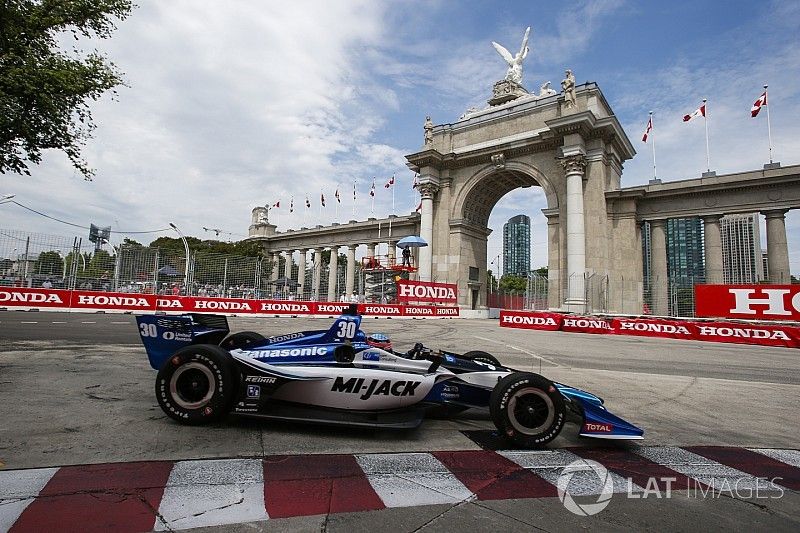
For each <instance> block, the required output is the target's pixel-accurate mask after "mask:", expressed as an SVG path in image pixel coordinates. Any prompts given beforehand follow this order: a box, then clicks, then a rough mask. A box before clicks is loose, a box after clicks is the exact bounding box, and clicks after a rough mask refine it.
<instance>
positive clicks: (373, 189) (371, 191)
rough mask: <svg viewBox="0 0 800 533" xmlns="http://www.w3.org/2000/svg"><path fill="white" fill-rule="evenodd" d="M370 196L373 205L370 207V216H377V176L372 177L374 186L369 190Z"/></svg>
mask: <svg viewBox="0 0 800 533" xmlns="http://www.w3.org/2000/svg"><path fill="white" fill-rule="evenodd" d="M369 192H370V196H372V207H370V209H369V216H371V217H374V216H375V178H372V188H371V189H370V190H369Z"/></svg>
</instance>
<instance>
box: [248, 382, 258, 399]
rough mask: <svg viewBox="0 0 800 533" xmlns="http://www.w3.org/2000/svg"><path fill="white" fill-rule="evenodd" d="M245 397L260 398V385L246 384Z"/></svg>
mask: <svg viewBox="0 0 800 533" xmlns="http://www.w3.org/2000/svg"><path fill="white" fill-rule="evenodd" d="M247 397H248V398H256V399H257V398H261V387H259V386H258V385H248V386H247Z"/></svg>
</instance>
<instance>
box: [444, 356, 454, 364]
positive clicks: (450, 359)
mask: <svg viewBox="0 0 800 533" xmlns="http://www.w3.org/2000/svg"><path fill="white" fill-rule="evenodd" d="M444 360H445V361H447V362H448V363H455V362H456V358H455V357H453V356H452V355H445V356H444Z"/></svg>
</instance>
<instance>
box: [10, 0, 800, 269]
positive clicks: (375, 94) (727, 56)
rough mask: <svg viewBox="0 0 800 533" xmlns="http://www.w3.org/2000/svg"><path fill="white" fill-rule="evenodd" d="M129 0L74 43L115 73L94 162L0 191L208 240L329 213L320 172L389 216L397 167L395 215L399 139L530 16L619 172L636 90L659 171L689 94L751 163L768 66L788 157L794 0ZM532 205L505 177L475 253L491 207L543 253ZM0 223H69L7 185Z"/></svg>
mask: <svg viewBox="0 0 800 533" xmlns="http://www.w3.org/2000/svg"><path fill="white" fill-rule="evenodd" d="M138 3H139V4H140V6H139V8H138V9H136V10H135V11H134V13H133V14H132V16H131V17H130V18H129V19H128V20H126V21H124V22H122V23H121V24H120V25H119V28H118V30H117V32H116V33H115V34H114V35H113V37H112V38H111V39H109V40H107V41H99V42H92V43H88V44H87V47H89V48H94V47H96V48H97V49H99V50H101V51H103V52H104V53H106V54H107V55H108V56H109V57H110V58H111V59H112V60H113V61H114V62H115V63H116V64H117V65H118V67H119V68H120V69H121V70H122V71H123V72H124V73H125V79H126V80H127V85H128V86H127V87H122V88H120V90H119V95H118V98H117V99H116V100H112V99H111V98H104V99H102V100H101V101H99V102H97V103H96V105H94V106H93V110H94V118H95V122H96V123H97V126H98V127H97V130H96V131H95V135H94V139H93V140H92V141H91V142H90V143H89V145H88V146H87V148H86V150H85V153H84V155H85V156H86V157H87V159H88V161H89V163H90V165H91V166H92V167H93V168H95V169H96V171H97V175H96V177H95V179H94V181H92V182H85V181H83V179H82V178H81V177H80V176H79V175H78V174H77V173H76V172H74V171H73V170H72V169H71V168H70V166H69V164H68V162H67V161H66V159H65V158H64V157H63V156H61V155H59V154H52V155H49V156H48V157H46V159H45V161H44V163H43V164H42V165H40V166H38V167H36V168H34V169H33V171H32V176H30V177H24V178H23V177H17V176H10V175H4V176H2V184H1V185H0V194H3V193H15V194H16V198H15V200H17V201H19V202H20V203H22V204H25V205H27V206H29V207H31V208H34V209H36V210H39V211H41V212H44V213H47V214H50V215H52V216H54V217H57V218H60V219H63V220H67V221H71V222H74V223H77V224H81V225H88V224H89V223H90V222H91V223H95V224H97V225H101V226H105V225H110V226H112V228H113V229H114V230H115V231H117V230H121V231H123V232H125V231H147V230H153V229H159V228H165V227H167V224H168V223H169V222H174V223H175V224H176V225H177V226H178V227H180V228H181V229H182V230H183V232H184V233H186V234H189V235H194V236H197V237H200V238H213V237H214V233H213V232H207V231H204V230H203V229H202V228H203V227H207V228H217V229H219V230H222V233H221V234H220V238H223V239H226V240H227V239H234V240H238V239H240V238H242V237H243V236H245V235H246V234H247V226H248V225H249V223H250V211H251V209H252V208H253V207H255V206H257V205H264V204H273V203H275V202H277V201H280V202H281V208H280V209H278V210H275V211H273V212H272V213H270V219H271V221H272V222H276V223H277V224H278V226H279V230H284V229H287V228H297V227H300V226H303V225H311V224H318V223H322V224H328V223H330V222H332V221H335V220H336V209H335V205H336V203H335V200H334V198H333V195H334V191H335V190H336V188H337V186H338V187H339V188H340V193H341V196H342V200H343V202H342V204H341V207H340V210H339V218H340V219H342V220H345V221H346V220H348V219H350V218H352V201H351V198H352V188H353V181H354V180H355V181H356V186H357V190H358V202H357V205H356V210H357V215H356V218H359V219H363V218H366V217H367V216H369V215H370V211H371V204H370V202H369V196H368V191H369V187H370V186H371V184H372V179H373V176H374V177H376V183H377V191H378V195H377V198H376V201H375V206H374V209H375V216H384V215H387V214H389V213H390V212H391V211H392V199H391V194H389V193H387V192H386V190H385V189H383V187H382V185H383V184H384V183H385V182H386V180H387V179H388V178H389V177H390V176H392V175H393V174H395V175H396V176H397V189H396V191H395V194H396V196H395V211H396V212H397V213H399V214H405V213H409V212H411V211H412V210H413V208H414V207H415V204H416V200H415V199H414V198H413V197H412V190H411V182H412V179H413V175H412V173H411V172H410V171H409V170H408V169H407V167H406V166H405V157H404V156H405V155H406V154H409V153H412V152H416V151H418V150H419V149H420V148H421V145H422V141H423V130H422V124H423V121H424V117H425V116H426V115H431V116H432V117H433V120H434V122H435V123H437V124H441V123H451V122H454V121H456V120H457V119H458V117H459V116H460V115H461V114H462V113H463V112H464V110H466V109H467V108H468V107H471V106H478V107H483V106H485V105H486V103H485V102H486V100H487V98H488V97H489V96H490V95H491V87H492V84H493V82H494V81H497V80H499V79H502V78H503V76H504V75H505V70H506V67H505V64H504V63H503V61H502V60H501V59H500V57H499V56H498V55H497V53H496V52H495V51H494V49H493V48H492V46H491V44H490V43H491V41H492V40H496V41H498V42H500V43H502V44H504V45H506V46H507V47H508V48H509V49H514V48H516V47H518V46H519V42H520V40H521V37H522V34H523V32H524V30H525V27H526V26H529V25H530V26H531V27H532V28H533V30H532V39H531V43H532V46H531V54H530V55H529V56H528V58H527V60H526V63H525V78H524V80H523V84H524V85H525V86H527V87H528V88H529V89H531V90H534V89H536V88H538V87H539V85H540V84H541V83H542V82H544V81H547V80H550V81H552V82H553V85H554V86H557V85H558V84H559V82H560V80H561V78H562V77H563V72H564V69H565V68H571V69H572V70H573V71H574V72H575V75H576V78H577V80H578V82H579V83H580V82H583V81H587V80H588V81H595V82H597V83H598V84H599V85H600V87H601V89H602V90H603V92H604V94H605V96H606V98H607V100H608V101H609V103H610V104H611V106H612V108H613V109H614V111H615V112H616V114H617V115H618V117H619V119H620V121H621V122H622V124H623V126H624V127H625V129H626V131H627V133H628V136H629V137H630V138H631V140H632V141H633V143H634V146H635V147H636V149H637V151H638V154H637V155H636V157H635V158H634V159H633V160H632V161H628V162H627V163H626V164H625V170H624V173H623V186H629V185H636V184H641V183H646V182H647V181H648V179H650V178H651V177H652V154H651V152H650V146H649V145H645V144H643V143H641V142H640V139H641V135H642V132H643V130H644V127H645V124H646V122H647V113H648V111H651V110H652V111H654V113H655V128H656V129H655V137H656V143H657V154H656V155H657V160H658V175H659V177H660V178H661V179H662V180H664V181H672V180H679V179H687V178H692V177H697V176H699V174H700V173H701V172H703V171H704V170H705V169H706V164H705V161H706V155H705V141H704V132H703V124H702V122H701V121H697V120H695V121H692V122H689V123H683V122H682V121H681V117H682V116H683V115H684V114H686V113H690V112H692V111H694V110H695V109H696V108H697V107H698V106H699V105H700V103H701V101H702V99H703V98H708V99H709V102H708V115H709V116H708V120H709V133H710V151H711V168H712V169H713V170H716V171H717V172H718V173H727V172H734V171H743V170H752V169H756V168H761V166H762V165H763V164H764V163H765V162H766V161H767V159H768V153H767V151H768V144H767V130H766V120H765V119H766V117H765V116H764V114H763V113H762V114H761V115H760V116H759V117H758V118H756V119H752V118H750V114H749V110H750V106H751V104H752V103H753V101H754V100H755V99H756V98H757V97H758V96H759V95H760V94H761V92H762V89H761V87H762V85H764V84H765V83H768V84H769V85H770V109H771V119H772V137H773V144H774V155H775V160H776V161H780V162H781V163H782V164H783V165H790V164H797V163H800V120H799V119H800V98H798V96H800V95H798V92H799V91H800V40H798V39H797V35H798V32H800V3H798V2H796V1H785V2H782V1H774V2H758V3H753V2H752V1H751V2H744V1H737V0H727V1H703V0H694V1H691V2H688V1H682V0H676V1H672V2H635V1H625V0H605V1H594V2H567V3H565V2H541V1H533V0H520V1H507V2H502V3H497V2H488V1H486V2H477V1H475V2H464V1H455V0H452V1H450V0H439V1H402V2H401V1H382V2H378V1H374V0H366V1H359V0H337V1H336V2H327V1H322V0H317V1H304V0H296V1H294V2H276V1H263V0H261V1H256V0H252V1H251V0H237V1H231V2H219V1H211V0H206V1H201V0H191V1H190V0H181V1H177V0H171V1H169V2H164V1H156V0H139V1H138ZM321 193H323V194H324V195H325V197H326V200H327V207H326V208H325V209H323V210H320V208H319V197H320V194H321ZM306 196H308V197H309V199H310V201H311V204H312V208H311V209H308V210H306V209H305V207H304V204H305V198H306ZM291 198H294V204H295V212H294V214H292V215H289V213H288V209H287V207H288V204H289V201H290V199H291ZM544 206H545V205H544V198H543V195H542V194H541V191H540V190H539V189H537V188H531V189H519V190H517V191H514V192H511V193H509V194H508V195H507V196H505V197H504V198H503V199H502V200H501V201H500V203H498V204H497V206H496V208H495V209H494V211H493V212H492V217H491V219H490V227H491V228H492V229H493V230H494V233H493V234H492V236H491V237H490V242H489V261H492V260H493V259H494V258H495V257H496V256H497V255H498V254H500V252H501V249H502V245H501V239H500V236H501V233H502V225H503V223H504V222H505V221H506V220H507V219H508V218H510V217H511V216H514V215H516V214H519V213H525V214H528V215H529V216H531V218H532V224H533V228H532V230H533V234H532V241H533V245H532V248H533V253H532V258H533V259H532V262H533V265H532V266H533V267H534V268H535V267H538V266H541V265H544V264H546V240H545V236H546V224H545V218H544V216H543V215H542V214H541V211H540V210H541V209H542V208H543V207H544ZM320 211H321V212H320ZM787 224H788V226H789V247H790V259H791V262H792V270H793V272H795V273H798V271H800V215H796V214H795V213H794V212H791V213H790V214H789V215H788V217H787ZM0 227H4V228H12V229H23V230H27V231H34V232H41V233H54V234H60V235H75V234H82V230H77V229H74V228H71V227H70V226H66V225H64V224H60V223H57V222H54V221H52V220H49V219H47V218H44V217H41V216H38V215H35V214H33V213H30V212H28V211H25V210H24V209H22V208H20V207H18V206H16V205H14V204H5V205H2V206H0ZM159 235H170V233H168V232H164V233H161V234H158V233H156V234H145V235H138V236H137V235H131V236H132V237H135V238H137V239H138V240H140V241H142V242H145V243H147V242H149V241H150V240H152V239H154V238H155V237H157V236H159ZM124 236H125V235H123V234H115V235H114V236H113V237H112V241H113V242H119V241H120V240H121V239H122V238H123V237H124ZM490 268H491V266H490Z"/></svg>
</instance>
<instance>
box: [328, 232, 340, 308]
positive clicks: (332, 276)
mask: <svg viewBox="0 0 800 533" xmlns="http://www.w3.org/2000/svg"><path fill="white" fill-rule="evenodd" d="M338 279H339V247H338V246H333V247H332V248H331V261H330V263H328V301H329V302H337V301H339V295H338V294H336V281H337V280H338Z"/></svg>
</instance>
